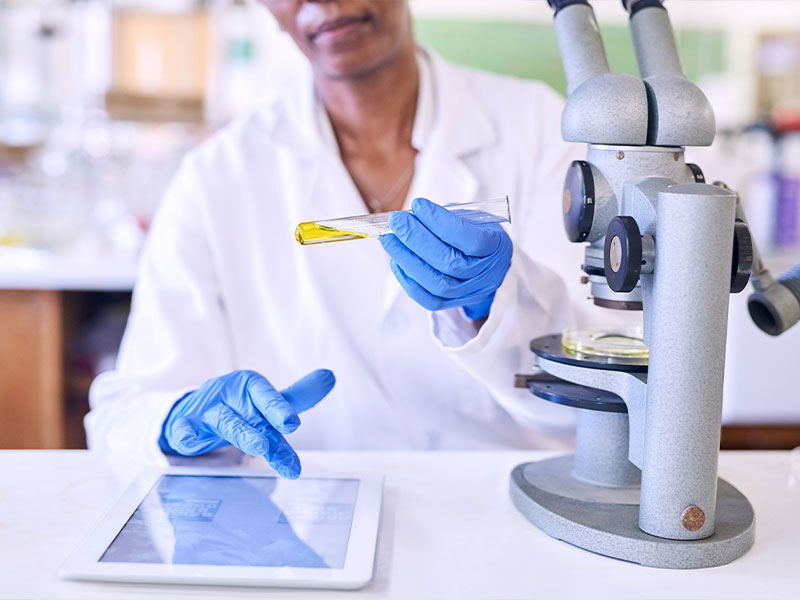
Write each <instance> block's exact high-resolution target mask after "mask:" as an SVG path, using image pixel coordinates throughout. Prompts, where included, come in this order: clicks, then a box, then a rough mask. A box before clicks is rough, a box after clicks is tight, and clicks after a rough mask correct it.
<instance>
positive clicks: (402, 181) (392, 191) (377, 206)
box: [364, 159, 416, 213]
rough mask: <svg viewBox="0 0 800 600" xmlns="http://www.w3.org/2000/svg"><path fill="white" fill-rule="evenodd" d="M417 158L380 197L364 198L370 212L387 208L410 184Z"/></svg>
mask: <svg viewBox="0 0 800 600" xmlns="http://www.w3.org/2000/svg"><path fill="white" fill-rule="evenodd" d="M415 162H416V160H414V159H412V160H411V164H410V165H409V166H408V168H407V169H406V170H405V171H403V172H402V173H401V174H400V177H398V178H397V180H396V181H395V182H394V183H393V184H392V185H391V186H390V187H389V189H388V190H387V191H386V192H384V193H383V194H381V196H380V197H379V198H367V197H365V198H364V203H365V204H366V205H367V208H369V212H371V213H376V212H382V211H383V210H385V208H386V207H387V206H389V205H391V203H392V202H393V201H394V199H395V198H396V197H397V194H398V193H400V192H401V190H402V189H403V188H404V187H405V186H406V185H407V184H408V182H409V180H410V179H411V178H412V177H413V176H414V163H415Z"/></svg>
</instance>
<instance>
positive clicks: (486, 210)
mask: <svg viewBox="0 0 800 600" xmlns="http://www.w3.org/2000/svg"><path fill="white" fill-rule="evenodd" d="M444 208H446V209H447V210H449V211H450V212H451V213H453V214H456V215H458V216H459V217H461V218H462V219H464V220H466V221H469V222H470V223H479V224H480V223H510V222H511V208H510V207H509V202H508V196H504V197H502V198H495V199H493V200H480V201H478V202H465V203H462V204H458V203H454V204H445V205H444ZM406 212H411V211H410V210H409V211H406ZM391 214H392V213H391V212H383V213H372V214H366V215H358V216H355V217H341V218H338V219H326V220H324V221H306V222H305V223H300V224H299V225H298V226H297V229H295V231H294V237H295V239H296V240H297V241H298V242H300V243H301V244H303V245H304V246H307V245H310V244H324V243H327V242H344V241H346V240H360V239H365V238H371V237H378V236H380V235H383V234H384V233H391V232H392V228H391V227H389V215H391Z"/></svg>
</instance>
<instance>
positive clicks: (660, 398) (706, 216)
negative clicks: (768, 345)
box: [510, 0, 800, 569]
mask: <svg viewBox="0 0 800 600" xmlns="http://www.w3.org/2000/svg"><path fill="white" fill-rule="evenodd" d="M548 2H549V4H550V5H551V6H552V7H553V8H554V9H555V29H556V35H557V38H558V44H559V49H560V52H561V57H562V61H563V63H564V70H565V71H566V75H567V84H568V89H567V91H568V101H567V104H566V107H565V108H564V112H563V115H562V135H563V137H564V139H565V140H566V141H569V142H584V143H587V144H588V154H587V159H586V161H575V162H573V163H572V165H571V166H570V168H569V170H568V173H567V176H566V181H565V185H564V196H563V209H564V223H565V227H566V230H567V235H568V237H569V239H570V240H571V241H573V242H576V243H588V245H587V246H586V253H585V262H584V265H583V270H584V271H585V276H586V281H587V282H588V283H589V284H590V285H591V292H592V297H593V299H594V303H595V304H597V305H600V306H603V307H607V308H614V309H623V310H643V311H644V316H643V326H644V342H645V343H646V345H647V347H648V348H649V357H648V358H604V357H599V356H594V355H588V354H582V353H581V352H574V351H570V350H565V349H564V347H563V346H562V340H561V336H560V335H551V336H545V337H542V338H538V339H535V340H533V341H532V342H531V349H532V351H533V352H534V354H535V355H536V363H537V366H538V367H539V369H541V370H542V371H543V373H541V374H539V375H535V376H531V377H527V378H526V379H525V380H524V385H525V386H526V387H528V388H529V389H530V391H531V392H532V393H533V394H534V395H536V396H538V397H540V398H544V399H546V400H549V401H552V402H557V403H560V404H565V405H568V406H573V407H577V408H579V409H581V410H579V411H578V424H577V440H576V451H575V454H574V455H570V456H564V457H557V458H553V459H549V460H544V461H539V462H531V463H526V464H521V465H519V466H517V467H516V468H515V469H514V470H513V472H512V474H511V482H510V493H511V497H512V500H513V502H514V504H515V505H516V506H517V508H518V509H519V510H520V511H521V512H522V513H523V514H524V515H525V517H527V518H528V519H529V520H530V521H532V522H533V523H534V524H535V525H537V526H538V527H539V528H540V529H542V530H543V531H545V532H546V533H548V534H549V535H551V536H553V537H555V538H558V539H561V540H564V541H566V542H569V543H570V544H573V545H575V546H579V547H581V548H585V549H587V550H590V551H592V552H595V553H599V554H603V555H607V556H612V557H615V558H619V559H623V560H627V561H631V562H635V563H639V564H642V565H646V566H652V567H662V568H676V569H682V568H700V567H711V566H716V565H722V564H726V563H729V562H731V561H732V560H734V559H736V558H737V557H739V556H741V555H742V554H744V553H745V552H747V550H748V549H749V548H750V547H751V546H752V544H753V539H754V533H755V527H754V526H755V516H754V512H753V508H752V506H751V505H750V503H749V501H748V500H747V498H745V497H744V495H742V493H741V492H739V491H738V490H737V489H736V488H735V487H733V486H732V485H731V484H729V483H727V482H726V481H724V480H722V479H718V478H717V462H718V457H719V442H720V426H721V415H722V386H723V376H724V367H725V344H726V335H727V320H728V301H729V298H728V296H729V294H731V293H738V292H741V291H742V290H744V288H745V287H746V285H747V283H748V281H749V280H750V275H751V272H752V274H753V284H754V287H755V289H756V293H755V294H753V296H751V298H750V300H749V308H750V313H751V315H752V317H753V319H754V321H755V322H756V324H757V325H759V327H761V328H762V329H764V330H765V331H767V332H768V333H770V334H772V335H777V334H779V333H781V332H782V331H784V330H786V329H788V328H789V327H791V326H792V325H793V324H794V323H796V322H797V321H798V319H800V266H798V267H796V268H795V269H793V271H791V272H789V273H787V274H786V275H784V276H783V277H780V278H778V279H777V280H775V279H773V278H772V277H771V276H770V274H769V272H768V271H766V269H764V267H763V265H762V264H761V261H760V259H759V257H758V252H757V250H756V248H755V245H754V243H753V240H752V238H751V236H750V231H749V229H748V227H747V221H746V219H745V216H744V212H743V210H742V208H741V203H740V202H739V201H738V197H737V195H736V194H735V193H734V192H733V191H731V190H729V189H728V188H727V187H726V186H724V184H721V183H717V184H714V185H710V184H708V183H706V182H705V179H704V176H703V173H702V171H701V170H700V168H699V167H697V166H696V165H693V164H688V163H686V161H685V160H684V148H685V147H686V146H708V145H710V144H711V142H712V141H713V139H714V133H715V122H714V114H713V111H712V109H711V106H710V104H709V102H708V100H707V99H706V97H705V96H704V95H703V93H702V92H701V91H700V89H699V88H698V87H697V86H695V85H694V84H693V83H691V82H690V81H688V80H687V79H686V77H685V76H684V74H683V70H682V68H681V64H680V59H679V57H678V51H677V48H676V45H675V38H674V34H673V31H672V25H671V23H670V20H669V16H668V15H667V12H666V10H665V9H664V6H663V5H662V2H661V0H623V6H624V7H625V9H626V10H627V11H628V12H629V14H630V29H631V34H632V37H633V43H634V47H635V50H636V58H637V62H638V65H639V71H640V74H641V78H637V77H633V76H630V75H625V74H620V73H612V72H610V69H609V66H608V61H607V59H606V55H605V49H604V47H603V41H602V38H601V35H600V32H599V30H598V26H597V22H596V20H595V16H594V11H593V10H592V8H591V6H590V5H589V2H588V1H587V0H548Z"/></svg>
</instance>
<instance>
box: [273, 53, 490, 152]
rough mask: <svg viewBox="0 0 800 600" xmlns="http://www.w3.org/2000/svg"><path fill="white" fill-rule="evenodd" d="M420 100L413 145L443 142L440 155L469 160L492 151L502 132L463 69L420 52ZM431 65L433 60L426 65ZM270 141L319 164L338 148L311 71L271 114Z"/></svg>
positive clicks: (300, 78)
mask: <svg viewBox="0 0 800 600" xmlns="http://www.w3.org/2000/svg"><path fill="white" fill-rule="evenodd" d="M418 52H419V56H420V97H419V100H418V107H419V110H418V111H417V115H416V117H415V121H414V131H413V133H412V143H413V145H414V147H415V148H417V150H420V151H421V150H422V149H423V148H425V147H426V146H427V145H428V143H434V141H436V142H437V145H440V146H441V147H438V148H437V153H446V154H449V155H450V156H452V157H463V156H466V155H468V154H471V153H473V152H476V151H478V150H480V149H481V148H484V147H487V146H490V145H492V144H493V143H494V142H495V141H496V139H497V133H496V130H495V128H494V126H493V124H492V122H491V120H490V119H489V116H488V114H487V112H486V109H485V108H484V107H483V106H482V105H481V104H480V102H479V100H478V98H476V97H475V94H474V93H473V92H472V90H471V89H470V88H469V86H468V84H467V81H466V78H465V77H464V72H463V71H462V68H461V67H457V66H455V65H453V64H450V63H449V62H447V61H445V60H444V59H442V58H441V57H440V56H438V55H437V54H436V53H435V52H432V51H431V50H429V49H426V48H423V47H419V49H418ZM425 59H427V60H425ZM265 112H266V119H267V122H268V127H269V130H270V140H271V141H272V142H277V143H279V144H281V145H283V146H286V147H288V148H291V149H293V150H294V151H296V152H297V153H298V154H299V155H300V156H302V157H303V158H305V159H307V160H309V161H316V160H317V159H318V158H319V156H320V153H322V152H327V151H330V149H331V143H333V148H336V154H337V155H338V148H337V147H336V141H335V137H334V135H333V130H332V128H331V126H330V121H329V119H328V118H327V115H326V114H325V111H324V110H320V103H319V101H318V99H317V96H316V92H315V90H314V80H313V74H312V72H311V69H310V68H307V69H303V72H302V74H301V75H300V76H299V77H298V78H297V81H296V83H295V85H294V86H293V87H292V89H291V91H290V92H289V93H288V94H286V95H284V96H282V97H280V98H279V99H277V100H276V101H275V103H274V104H273V105H272V106H270V107H269V108H268V109H267V110H266V111H265Z"/></svg>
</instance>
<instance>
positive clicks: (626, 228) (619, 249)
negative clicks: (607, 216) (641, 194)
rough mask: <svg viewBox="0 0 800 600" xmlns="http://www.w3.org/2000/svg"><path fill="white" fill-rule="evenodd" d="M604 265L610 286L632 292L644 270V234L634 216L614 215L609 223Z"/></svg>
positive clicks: (621, 290) (619, 290) (620, 290)
mask: <svg viewBox="0 0 800 600" xmlns="http://www.w3.org/2000/svg"><path fill="white" fill-rule="evenodd" d="M603 255H604V267H605V274H606V281H607V282H608V287H610V288H611V289H612V290H614V291H615V292H631V291H633V288H635V287H636V283H637V282H638V281H639V275H641V272H642V234H641V232H640V231H639V226H638V225H637V224H636V220H635V219H634V218H633V217H627V216H620V217H614V218H613V219H612V220H611V223H609V224H608V230H607V231H606V244H605V251H604V253H603Z"/></svg>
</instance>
